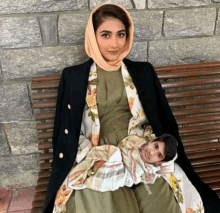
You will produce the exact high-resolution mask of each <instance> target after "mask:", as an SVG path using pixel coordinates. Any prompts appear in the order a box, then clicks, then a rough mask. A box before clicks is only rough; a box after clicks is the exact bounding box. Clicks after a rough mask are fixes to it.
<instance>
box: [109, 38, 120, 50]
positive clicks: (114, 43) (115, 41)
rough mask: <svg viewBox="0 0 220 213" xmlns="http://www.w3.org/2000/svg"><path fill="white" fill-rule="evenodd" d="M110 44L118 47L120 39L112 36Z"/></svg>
mask: <svg viewBox="0 0 220 213" xmlns="http://www.w3.org/2000/svg"><path fill="white" fill-rule="evenodd" d="M110 46H111V47H113V48H117V47H118V41H117V38H116V37H114V36H113V37H112V39H111V42H110Z"/></svg>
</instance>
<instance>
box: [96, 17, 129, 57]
mask: <svg viewBox="0 0 220 213" xmlns="http://www.w3.org/2000/svg"><path fill="white" fill-rule="evenodd" d="M96 40H97V43H98V46H99V49H100V52H101V54H102V56H103V57H104V59H105V60H106V61H115V60H117V59H118V57H119V56H120V55H121V53H122V52H123V51H124V47H125V44H126V31H125V26H124V24H123V23H122V22H121V21H120V20H119V19H115V18H106V19H105V20H104V22H103V23H102V24H101V25H100V26H99V27H98V29H97V30H96Z"/></svg>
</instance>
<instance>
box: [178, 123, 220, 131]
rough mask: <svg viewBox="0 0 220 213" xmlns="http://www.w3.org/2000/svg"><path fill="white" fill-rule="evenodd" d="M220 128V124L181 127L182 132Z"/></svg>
mask: <svg viewBox="0 0 220 213" xmlns="http://www.w3.org/2000/svg"><path fill="white" fill-rule="evenodd" d="M214 130H220V124H218V123H217V124H210V125H200V126H190V127H180V130H179V132H180V134H186V133H194V132H206V131H214Z"/></svg>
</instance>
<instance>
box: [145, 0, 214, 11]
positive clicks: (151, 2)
mask: <svg viewBox="0 0 220 213" xmlns="http://www.w3.org/2000/svg"><path fill="white" fill-rule="evenodd" d="M210 3H211V0H148V8H150V9H158V8H170V7H193V6H203V5H209V4H210Z"/></svg>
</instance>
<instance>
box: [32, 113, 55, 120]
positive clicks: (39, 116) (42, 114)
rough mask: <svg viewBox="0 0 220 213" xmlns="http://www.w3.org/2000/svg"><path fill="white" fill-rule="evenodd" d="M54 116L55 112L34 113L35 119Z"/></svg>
mask: <svg viewBox="0 0 220 213" xmlns="http://www.w3.org/2000/svg"><path fill="white" fill-rule="evenodd" d="M54 117H55V112H42V113H38V114H35V115H34V118H35V120H37V121H38V120H46V119H53V118H54Z"/></svg>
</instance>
